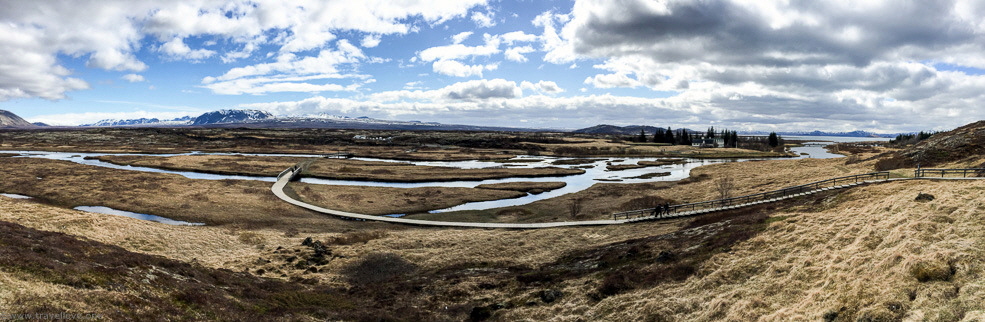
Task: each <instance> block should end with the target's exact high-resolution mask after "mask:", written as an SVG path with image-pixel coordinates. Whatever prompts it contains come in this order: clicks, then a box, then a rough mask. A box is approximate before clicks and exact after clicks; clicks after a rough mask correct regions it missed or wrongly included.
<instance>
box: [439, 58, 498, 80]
mask: <svg viewBox="0 0 985 322" xmlns="http://www.w3.org/2000/svg"><path fill="white" fill-rule="evenodd" d="M498 67H499V65H496V64H488V65H465V64H462V63H460V62H458V61H455V60H439V61H436V62H434V64H432V66H431V68H432V69H433V70H434V72H435V73H438V74H442V75H448V76H456V77H471V76H479V77H482V71H483V70H496V68H498Z"/></svg>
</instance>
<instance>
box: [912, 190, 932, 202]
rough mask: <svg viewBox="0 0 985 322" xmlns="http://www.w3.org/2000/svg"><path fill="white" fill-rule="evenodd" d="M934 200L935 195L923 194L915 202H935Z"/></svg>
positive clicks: (918, 195)
mask: <svg viewBox="0 0 985 322" xmlns="http://www.w3.org/2000/svg"><path fill="white" fill-rule="evenodd" d="M933 200H934V195H932V194H929V193H923V192H921V193H918V194H917V197H916V198H914V199H913V201H933Z"/></svg>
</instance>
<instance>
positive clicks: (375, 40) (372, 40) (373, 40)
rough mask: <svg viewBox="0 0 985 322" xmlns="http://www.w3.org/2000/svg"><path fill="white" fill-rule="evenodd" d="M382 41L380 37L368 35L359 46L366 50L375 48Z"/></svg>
mask: <svg viewBox="0 0 985 322" xmlns="http://www.w3.org/2000/svg"><path fill="white" fill-rule="evenodd" d="M380 40H381V38H380V36H379V35H366V37H363V40H362V42H360V43H359V44H360V45H362V46H363V47H366V48H373V47H376V46H379V45H380Z"/></svg>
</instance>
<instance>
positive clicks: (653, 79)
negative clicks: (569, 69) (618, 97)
mask: <svg viewBox="0 0 985 322" xmlns="http://www.w3.org/2000/svg"><path fill="white" fill-rule="evenodd" d="M886 12H892V13H893V14H892V15H891V16H892V18H888V16H886V14H885V13H886ZM982 14H985V6H983V5H979V4H977V2H974V1H953V2H905V3H899V2H891V1H874V2H860V3H853V4H852V5H845V4H842V3H835V2H823V3H819V2H796V1H752V2H749V1H661V2H653V1H642V0H640V1H635V0H626V1H602V0H578V1H576V2H575V4H574V6H573V7H572V9H571V11H570V12H568V13H558V12H555V11H550V12H544V13H542V14H541V15H538V16H537V17H536V18H535V19H534V20H533V24H534V25H535V26H538V27H541V28H542V29H543V32H542V33H541V35H540V37H539V44H540V46H541V48H542V49H543V50H545V51H546V54H545V56H544V60H545V61H547V62H551V63H555V64H564V65H573V63H575V62H576V61H579V60H581V61H592V62H595V61H602V63H599V64H596V65H594V66H593V67H594V68H596V69H598V70H601V72H600V73H598V74H597V75H594V76H590V77H587V78H586V79H585V81H584V82H585V83H586V84H590V85H592V86H593V87H595V88H649V89H651V90H653V91H658V92H661V93H669V94H660V95H672V96H673V98H674V99H675V100H683V101H688V102H690V103H692V104H694V105H695V106H702V109H708V110H718V111H719V112H720V115H722V116H728V117H731V119H726V120H727V122H733V124H753V123H757V122H759V123H770V124H774V125H777V126H784V127H787V126H789V127H793V126H803V128H812V127H813V128H823V129H829V128H832V127H841V128H844V129H847V130H851V127H857V128H865V129H877V130H884V131H893V130H896V129H900V130H902V129H907V130H913V129H926V128H929V127H933V128H941V127H944V128H946V127H953V126H956V125H960V124H957V123H960V122H959V121H951V122H948V121H946V118H947V117H945V116H943V115H957V114H955V112H956V111H961V113H964V114H966V115H979V114H982V113H981V112H978V111H977V110H975V107H974V106H978V105H981V104H982V103H985V97H982V96H981V95H979V94H974V93H972V92H970V91H969V90H968V89H969V88H972V87H974V86H977V84H981V83H982V82H983V81H985V76H983V75H981V73H980V72H975V70H976V68H977V70H978V71H980V69H982V68H985V57H983V56H982V55H980V53H981V52H983V50H985V19H983V18H982V17H983V16H982ZM941 64H947V65H951V66H956V67H957V68H956V69H957V70H958V71H951V70H942V69H940V68H939V66H940V65H941ZM579 65H581V64H579ZM969 68H970V69H971V70H972V72H969V73H963V72H961V70H962V69H964V70H967V69H969ZM944 106H947V107H944ZM917 111H920V112H917ZM930 111H933V113H932V114H926V113H928V112H930ZM703 119H712V118H709V117H703ZM967 119H975V117H969V118H965V120H967ZM820 120H825V121H820ZM742 122H749V123H742ZM825 122H826V123H825ZM921 123H922V124H921ZM945 124H947V125H945Z"/></svg>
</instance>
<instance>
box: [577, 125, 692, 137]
mask: <svg viewBox="0 0 985 322" xmlns="http://www.w3.org/2000/svg"><path fill="white" fill-rule="evenodd" d="M640 130H643V132H646V135H651V134H653V133H656V131H657V130H660V131H666V130H667V128H658V127H655V126H646V125H629V126H616V125H609V124H601V125H596V126H593V127H588V128H584V129H578V130H574V131H572V132H574V133H584V134H612V135H639V134H640ZM674 131H675V132H676V131H677V130H676V129H675V130H674ZM661 133H662V132H661Z"/></svg>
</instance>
